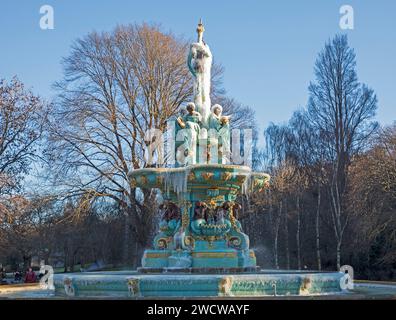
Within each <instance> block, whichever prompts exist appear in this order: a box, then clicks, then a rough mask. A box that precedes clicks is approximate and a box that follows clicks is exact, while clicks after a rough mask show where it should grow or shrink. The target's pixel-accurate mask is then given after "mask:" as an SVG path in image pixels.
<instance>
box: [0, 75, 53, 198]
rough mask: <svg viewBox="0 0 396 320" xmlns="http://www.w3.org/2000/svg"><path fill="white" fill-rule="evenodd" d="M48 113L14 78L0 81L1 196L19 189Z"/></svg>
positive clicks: (45, 106) (35, 153)
mask: <svg viewBox="0 0 396 320" xmlns="http://www.w3.org/2000/svg"><path fill="white" fill-rule="evenodd" d="M48 109H49V107H48V105H46V104H45V103H44V102H43V101H42V100H41V99H40V98H39V97H38V96H35V95H34V94H33V93H32V92H31V91H29V90H26V89H25V87H24V85H23V84H22V83H21V82H20V81H19V80H18V79H17V78H14V79H12V80H11V81H10V82H9V83H7V82H6V81H5V80H0V196H1V195H4V194H5V193H9V192H11V191H12V190H14V191H15V190H17V189H19V188H20V187H21V182H22V180H23V176H24V175H25V174H27V173H28V172H29V169H30V164H31V162H32V161H33V160H36V159H37V157H38V150H37V149H38V142H39V140H40V138H42V135H43V132H44V129H45V125H46V121H47V114H48Z"/></svg>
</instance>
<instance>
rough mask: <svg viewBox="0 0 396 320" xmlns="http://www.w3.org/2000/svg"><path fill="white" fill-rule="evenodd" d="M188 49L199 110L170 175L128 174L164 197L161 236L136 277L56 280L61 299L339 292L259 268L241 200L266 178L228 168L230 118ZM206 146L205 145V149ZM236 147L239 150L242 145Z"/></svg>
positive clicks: (199, 53) (185, 124) (206, 53)
mask: <svg viewBox="0 0 396 320" xmlns="http://www.w3.org/2000/svg"><path fill="white" fill-rule="evenodd" d="M203 32H204V28H203V24H202V23H201V22H200V23H199V24H198V28H197V33H198V41H197V42H195V43H193V44H192V45H191V47H190V52H189V55H188V59H187V60H188V61H187V62H188V63H187V64H188V67H189V69H190V71H191V73H192V75H193V79H194V102H191V103H189V104H188V105H187V107H186V110H183V111H182V113H181V115H180V116H179V117H176V118H175V119H173V120H172V121H174V123H175V128H176V134H175V138H174V142H175V143H174V150H175V155H176V165H175V166H174V167H172V168H145V169H140V170H135V171H132V172H131V173H130V183H131V184H132V185H133V186H134V187H136V188H141V189H145V188H148V189H152V188H156V189H159V190H161V193H162V197H163V199H164V202H163V203H162V204H161V205H160V222H159V228H158V233H157V234H156V236H155V237H154V240H153V244H152V248H150V249H147V250H146V251H145V252H144V255H143V257H142V266H141V267H140V268H138V270H136V271H122V272H96V273H80V274H65V275H57V276H56V277H55V287H56V292H57V293H62V294H64V293H66V294H67V295H71V296H120V297H128V296H129V297H169V296H176V297H177V296H179V297H182V296H183V297H185V296H195V297H197V296H268V295H315V294H322V293H335V292H340V291H342V289H341V287H342V281H343V279H344V274H343V273H340V272H314V271H312V272H310V271H290V270H284V271H280V270H273V271H264V270H260V268H259V267H258V266H257V265H256V257H255V253H254V251H253V250H252V249H251V248H250V247H249V237H248V235H246V234H245V233H244V232H243V230H242V227H241V223H240V222H239V221H238V215H239V211H240V208H241V206H240V205H239V204H238V203H237V202H236V200H237V196H238V195H241V194H243V193H246V194H248V193H250V192H258V191H261V190H263V189H265V188H266V187H268V185H269V180H270V177H269V175H267V174H265V173H259V172H252V171H251V169H250V167H248V166H244V165H235V164H230V159H231V150H232V148H231V139H230V136H231V135H230V121H232V120H230V118H229V117H227V116H223V115H222V107H221V106H220V105H217V104H215V105H213V106H212V105H211V101H210V76H211V74H210V72H211V65H212V54H211V51H210V49H209V46H208V45H207V44H206V43H205V42H204V41H203ZM202 141H204V143H202ZM238 146H239V145H238Z"/></svg>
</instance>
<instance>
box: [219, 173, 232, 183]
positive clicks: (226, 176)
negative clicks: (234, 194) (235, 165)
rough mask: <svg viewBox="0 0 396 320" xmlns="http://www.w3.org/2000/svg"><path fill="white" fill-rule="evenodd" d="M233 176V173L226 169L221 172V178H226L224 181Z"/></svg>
mask: <svg viewBox="0 0 396 320" xmlns="http://www.w3.org/2000/svg"><path fill="white" fill-rule="evenodd" d="M231 178H232V173H231V172H228V171H226V172H223V173H222V174H221V179H222V180H224V181H228V180H230V179H231Z"/></svg>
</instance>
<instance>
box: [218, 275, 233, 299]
mask: <svg viewBox="0 0 396 320" xmlns="http://www.w3.org/2000/svg"><path fill="white" fill-rule="evenodd" d="M232 282H233V278H232V276H227V277H224V278H221V279H220V281H219V293H220V295H221V296H230V295H231V288H232Z"/></svg>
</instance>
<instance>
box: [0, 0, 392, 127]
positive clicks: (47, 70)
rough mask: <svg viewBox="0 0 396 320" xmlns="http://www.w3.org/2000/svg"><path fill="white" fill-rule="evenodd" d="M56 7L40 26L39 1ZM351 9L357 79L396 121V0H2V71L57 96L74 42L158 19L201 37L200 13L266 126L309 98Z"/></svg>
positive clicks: (243, 97) (234, 91)
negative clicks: (317, 69)
mask: <svg viewBox="0 0 396 320" xmlns="http://www.w3.org/2000/svg"><path fill="white" fill-rule="evenodd" d="M45 4H49V5H51V6H53V8H54V12H55V16H54V18H55V29H54V30H41V29H40V27H39V20H40V17H41V15H40V13H39V9H40V7H41V6H42V5H45ZM344 4H349V5H351V6H352V7H353V8H354V23H355V28H354V30H349V31H347V33H348V36H349V41H350V45H351V46H352V47H353V48H355V50H356V54H357V67H358V76H359V80H360V81H362V82H365V83H367V84H368V85H369V86H370V87H372V88H373V89H374V90H375V91H376V93H377V95H378V99H379V110H378V116H377V119H378V120H379V121H380V122H381V123H382V124H391V123H392V122H393V121H395V120H396V1H394V0H379V1H373V0H360V1H352V0H343V1H337V0H315V1H314V0H299V1H295V0H294V1H293V0H289V1H284V0H277V1H265V0H261V1H259V0H257V1H253V0H244V1H225V0H224V1H219V0H217V1H207V0H200V1H185V0H184V1H181V0H175V1H172V0H169V1H154V0H145V1H131V0H130V1H122V0H112V1H92V0H86V1H77V0H67V1H66V0H62V1H61V0H58V1H51V0H39V1H37V0H25V1H22V0H13V1H11V0H2V1H1V3H0V45H1V47H0V78H6V79H10V78H11V77H12V76H13V75H17V76H18V77H19V78H20V79H21V80H22V81H24V82H25V83H26V84H27V85H28V86H29V87H31V88H32V89H33V91H34V92H35V93H38V94H40V95H42V96H43V97H45V98H48V99H50V98H51V96H52V95H53V91H52V89H51V84H52V83H53V82H54V81H56V80H59V79H60V78H61V76H62V73H61V72H62V71H61V66H60V60H61V58H62V57H63V56H67V55H68V53H69V50H70V45H71V43H72V41H73V40H74V39H76V38H78V37H82V36H84V35H85V34H87V33H88V32H90V31H92V30H98V31H102V30H111V29H112V28H114V27H115V26H116V25H117V24H126V23H135V22H137V23H141V22H143V21H146V22H154V23H160V24H161V25H162V27H163V28H164V30H172V31H173V32H174V33H175V34H177V35H183V36H184V37H185V38H190V39H192V38H194V39H195V36H196V34H195V28H196V23H197V21H198V19H199V18H200V17H202V18H203V20H204V24H205V28H206V33H205V40H206V42H207V43H208V44H209V45H210V47H211V50H212V53H213V55H214V59H215V60H216V61H217V62H220V63H221V64H223V66H224V67H225V75H224V85H225V88H226V90H227V92H228V94H229V96H232V97H234V98H236V99H237V100H239V101H241V102H242V103H244V104H246V105H250V106H251V107H252V108H254V109H255V110H256V113H257V118H258V121H259V122H260V125H261V128H264V127H265V126H266V125H268V123H269V122H270V121H272V122H282V121H287V120H288V119H289V118H290V116H291V114H292V112H293V111H294V110H295V109H296V108H298V107H302V106H304V105H305V104H306V102H307V97H308V95H307V87H308V84H309V81H310V80H312V79H313V65H314V61H315V59H316V56H317V54H318V52H319V51H320V50H321V49H322V48H323V46H324V43H325V42H326V41H327V40H328V39H329V38H330V37H332V36H334V35H335V34H336V33H339V32H346V31H343V30H341V29H340V28H339V19H340V14H339V9H340V6H341V5H344Z"/></svg>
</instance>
